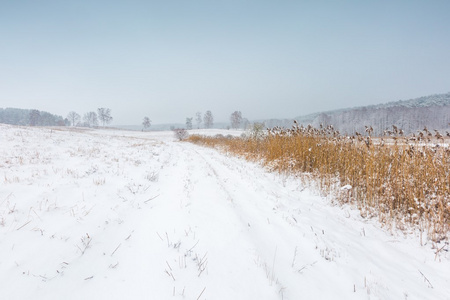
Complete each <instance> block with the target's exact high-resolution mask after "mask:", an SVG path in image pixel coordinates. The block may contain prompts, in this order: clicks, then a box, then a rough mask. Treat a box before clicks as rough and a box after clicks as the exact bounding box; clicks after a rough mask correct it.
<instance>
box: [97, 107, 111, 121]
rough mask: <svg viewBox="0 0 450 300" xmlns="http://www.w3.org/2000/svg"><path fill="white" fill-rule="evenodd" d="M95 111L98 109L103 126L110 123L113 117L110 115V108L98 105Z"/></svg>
mask: <svg viewBox="0 0 450 300" xmlns="http://www.w3.org/2000/svg"><path fill="white" fill-rule="evenodd" d="M97 111H98V118H99V119H100V121H101V122H102V124H103V126H105V125H106V124H109V123H111V121H112V119H113V117H111V109H109V108H104V107H100V108H98V109H97Z"/></svg>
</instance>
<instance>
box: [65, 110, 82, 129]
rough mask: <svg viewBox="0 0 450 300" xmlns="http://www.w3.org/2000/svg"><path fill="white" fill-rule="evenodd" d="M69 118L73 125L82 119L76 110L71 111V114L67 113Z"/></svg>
mask: <svg viewBox="0 0 450 300" xmlns="http://www.w3.org/2000/svg"><path fill="white" fill-rule="evenodd" d="M67 119H68V120H69V122H70V123H71V124H72V126H75V125H77V123H78V122H79V121H80V115H79V114H77V113H76V112H74V111H71V112H69V114H68V115H67Z"/></svg>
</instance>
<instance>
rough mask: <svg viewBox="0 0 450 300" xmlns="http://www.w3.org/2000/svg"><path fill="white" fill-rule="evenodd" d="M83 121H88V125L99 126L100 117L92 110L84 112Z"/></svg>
mask: <svg viewBox="0 0 450 300" xmlns="http://www.w3.org/2000/svg"><path fill="white" fill-rule="evenodd" d="M83 121H84V122H85V123H86V125H87V126H89V127H92V126H98V117H97V114H96V113H95V112H94V111H90V112H87V113H85V114H84V116H83Z"/></svg>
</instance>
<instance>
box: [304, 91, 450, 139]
mask: <svg viewBox="0 0 450 300" xmlns="http://www.w3.org/2000/svg"><path fill="white" fill-rule="evenodd" d="M296 120H297V121H298V122H299V123H300V124H304V125H307V124H312V125H314V126H319V125H320V124H324V125H333V126H334V127H335V128H336V129H338V130H339V131H341V132H342V133H346V134H354V133H355V132H356V131H358V132H362V133H364V129H365V126H372V127H373V128H374V133H375V134H376V135H381V134H382V133H383V132H384V131H385V130H386V129H391V128H392V125H395V126H397V127H399V128H401V129H403V130H404V132H405V133H406V134H410V133H413V132H416V131H417V130H422V129H423V128H424V127H425V126H426V127H429V128H432V129H437V130H441V131H443V132H444V131H446V130H449V129H450V93H447V94H437V95H431V96H425V97H420V98H416V99H411V100H400V101H394V102H388V103H384V104H378V105H370V106H362V107H354V108H347V109H340V110H333V111H327V112H321V113H315V114H310V115H306V116H301V117H297V118H296Z"/></svg>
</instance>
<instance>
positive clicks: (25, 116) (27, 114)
mask: <svg viewBox="0 0 450 300" xmlns="http://www.w3.org/2000/svg"><path fill="white" fill-rule="evenodd" d="M0 123H4V124H11V125H22V126H65V125H68V124H69V121H68V120H67V119H63V117H61V116H58V115H53V114H51V113H48V112H46V111H39V110H37V109H21V108H0Z"/></svg>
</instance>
